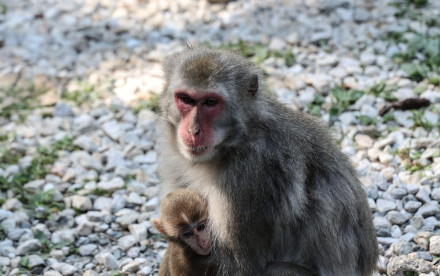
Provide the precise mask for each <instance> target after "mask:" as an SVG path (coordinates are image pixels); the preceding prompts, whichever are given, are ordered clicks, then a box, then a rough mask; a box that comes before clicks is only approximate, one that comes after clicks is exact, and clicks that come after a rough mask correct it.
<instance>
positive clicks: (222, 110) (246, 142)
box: [160, 48, 378, 276]
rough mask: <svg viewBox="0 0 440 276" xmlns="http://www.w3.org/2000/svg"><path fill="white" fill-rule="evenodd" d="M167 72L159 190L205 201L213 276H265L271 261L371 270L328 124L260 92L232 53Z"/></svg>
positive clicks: (353, 194)
mask: <svg viewBox="0 0 440 276" xmlns="http://www.w3.org/2000/svg"><path fill="white" fill-rule="evenodd" d="M164 70H165V75H166V85H165V88H164V91H163V93H162V96H161V99H160V107H161V116H162V133H163V136H164V138H163V145H162V156H161V160H162V161H161V166H160V169H161V177H162V178H163V187H164V192H168V191H171V190H174V189H177V188H188V189H191V190H195V191H197V192H199V193H200V194H201V195H202V196H203V197H204V198H206V199H207V200H208V203H209V204H208V205H209V218H210V219H209V222H210V226H209V229H210V231H211V234H212V237H213V238H214V241H215V246H214V250H213V252H212V255H213V260H215V261H216V262H217V264H216V265H217V269H218V274H219V275H264V274H268V271H269V272H270V269H271V264H277V263H287V264H289V263H291V264H298V265H302V266H305V267H308V268H310V269H311V270H312V271H316V273H317V274H318V275H356V276H357V275H370V274H371V273H372V272H373V271H374V269H375V267H376V261H377V257H378V248H377V241H376V237H375V230H374V227H373V224H372V217H371V212H370V209H369V207H368V204H367V200H366V194H365V192H364V190H363V188H362V186H361V184H360V182H359V180H358V179H357V176H356V173H355V171H354V169H353V168H352V166H351V164H350V162H349V161H348V159H347V158H346V156H345V155H344V154H342V153H341V152H340V151H339V150H338V148H337V147H336V146H335V144H334V142H333V140H332V138H331V136H330V135H329V132H328V130H327V128H326V127H325V126H323V125H322V124H321V123H319V122H317V121H316V120H315V119H314V118H312V117H311V116H309V115H307V114H304V113H302V112H299V111H295V110H292V109H290V108H288V107H286V106H284V105H283V104H281V103H279V102H278V101H277V100H276V99H274V97H273V96H271V95H270V94H268V93H265V91H264V89H263V85H262V84H263V83H262V82H263V81H262V78H261V73H260V72H259V70H258V69H256V67H255V66H254V65H252V64H251V63H250V62H248V61H247V60H246V59H244V58H242V57H240V56H237V55H235V54H233V53H229V52H225V51H218V50H211V49H206V48H198V49H188V50H186V51H184V52H183V53H180V54H175V55H172V56H170V57H168V58H167V59H166V60H165V63H164ZM266 268H268V271H266Z"/></svg>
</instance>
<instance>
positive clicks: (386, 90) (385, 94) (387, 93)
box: [365, 81, 398, 102]
mask: <svg viewBox="0 0 440 276" xmlns="http://www.w3.org/2000/svg"><path fill="white" fill-rule="evenodd" d="M397 89H398V86H397V85H387V84H386V83H385V81H381V82H379V83H378V84H375V85H373V86H372V87H370V88H368V89H367V90H366V91H365V93H367V94H372V95H374V96H376V97H378V98H383V99H385V100H387V101H391V102H394V101H397V98H396V97H394V96H393V92H394V91H396V90H397Z"/></svg>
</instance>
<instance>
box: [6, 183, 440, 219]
mask: <svg viewBox="0 0 440 276" xmlns="http://www.w3.org/2000/svg"><path fill="white" fill-rule="evenodd" d="M431 197H432V199H433V200H440V188H435V189H433V190H432V191H431ZM0 220H1V219H0Z"/></svg>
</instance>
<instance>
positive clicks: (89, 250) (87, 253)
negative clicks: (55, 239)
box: [78, 244, 98, 256]
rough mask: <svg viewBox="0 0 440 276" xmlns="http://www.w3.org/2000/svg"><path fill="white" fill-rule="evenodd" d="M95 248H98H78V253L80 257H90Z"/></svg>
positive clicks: (92, 246) (94, 246) (84, 246)
mask: <svg viewBox="0 0 440 276" xmlns="http://www.w3.org/2000/svg"><path fill="white" fill-rule="evenodd" d="M97 248H98V246H97V245H96V244H85V245H81V246H80V247H79V248H78V252H79V254H80V255H81V256H90V255H92V254H93V251H95V249H97Z"/></svg>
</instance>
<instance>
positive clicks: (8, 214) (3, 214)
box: [0, 209, 14, 221]
mask: <svg viewBox="0 0 440 276" xmlns="http://www.w3.org/2000/svg"><path fill="white" fill-rule="evenodd" d="M13 214H14V213H12V212H11V211H7V210H3V209H0V221H2V220H4V219H7V218H9V217H11V216H12V215H13Z"/></svg>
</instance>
